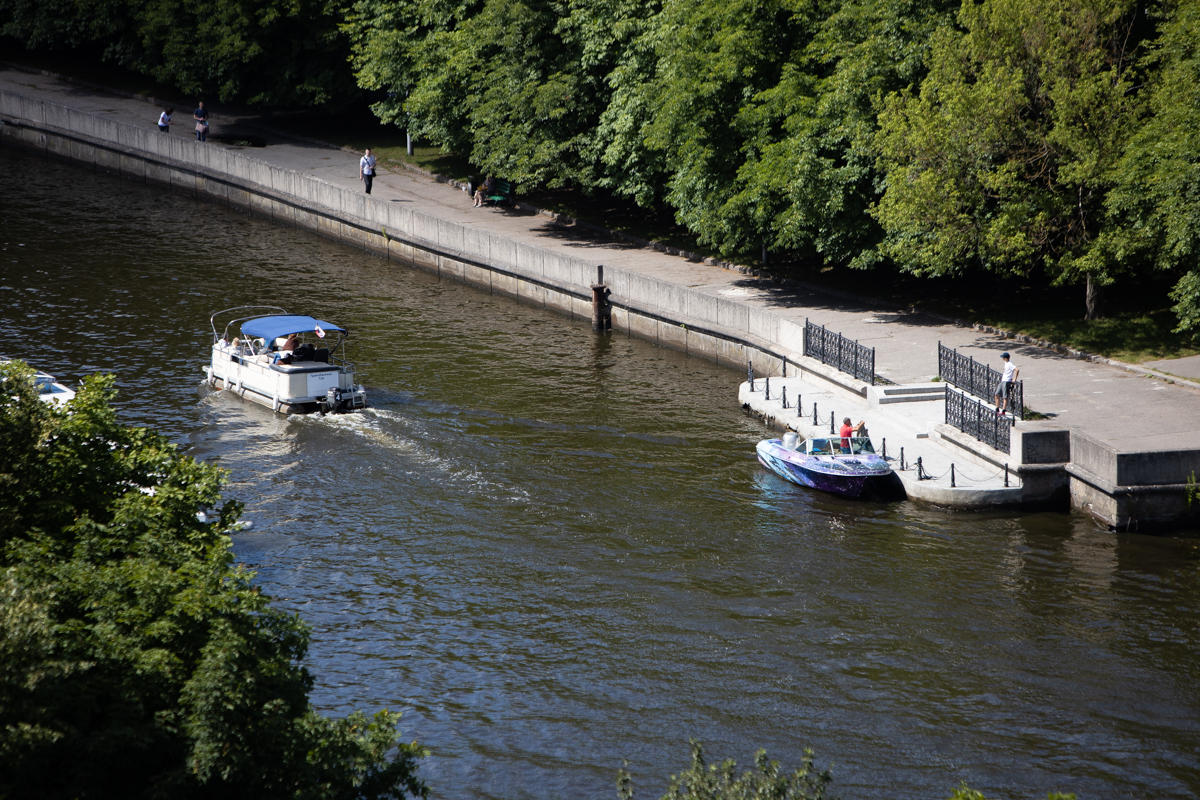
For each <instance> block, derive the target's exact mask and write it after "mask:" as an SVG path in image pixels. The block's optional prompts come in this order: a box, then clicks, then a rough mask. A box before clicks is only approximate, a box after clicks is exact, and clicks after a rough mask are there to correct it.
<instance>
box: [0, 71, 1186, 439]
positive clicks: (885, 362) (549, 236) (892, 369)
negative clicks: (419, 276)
mask: <svg viewBox="0 0 1200 800" xmlns="http://www.w3.org/2000/svg"><path fill="white" fill-rule="evenodd" d="M0 89H7V90H10V91H13V92H18V93H21V94H25V95H28V96H30V97H35V98H38V99H42V100H46V101H50V102H54V103H60V104H64V105H68V106H71V107H74V108H77V109H79V110H81V111H87V112H91V113H96V114H103V115H109V116H111V117H112V118H113V119H116V120H119V121H122V122H126V123H130V124H136V125H140V126H144V127H146V128H147V129H148V130H154V129H155V126H156V122H157V118H158V113H159V111H160V110H161V109H159V108H157V107H156V106H154V105H152V104H151V103H148V102H146V101H144V100H139V99H134V98H127V97H122V96H118V95H115V94H110V93H107V92H104V91H102V90H98V89H93V88H88V87H85V86H82V85H79V84H74V83H69V82H65V81H62V80H59V79H56V78H53V77H48V76H44V75H40V74H36V73H30V72H25V71H20V70H15V69H10V68H3V67H0ZM191 111H192V109H191V108H189V107H183V108H177V110H176V117H175V124H174V125H173V126H172V132H171V133H170V134H168V135H170V136H182V137H188V138H193V137H194V134H193V132H192V120H191ZM212 112H213V117H212V122H213V125H212V133H213V134H217V135H219V134H222V133H230V132H236V131H239V130H241V131H245V132H249V131H253V132H254V133H257V134H259V135H265V136H266V138H267V140H268V146H267V147H265V148H253V155H254V157H255V158H257V159H260V160H262V161H266V162H268V163H271V164H275V165H278V166H280V167H283V168H287V169H293V170H296V171H298V172H301V173H305V174H309V175H314V176H318V177H320V178H321V179H323V180H325V181H328V182H330V183H333V184H336V185H340V186H345V187H361V183H360V182H359V181H358V156H357V155H355V154H352V153H348V152H345V151H342V150H340V149H336V148H332V147H328V146H323V145H320V144H318V143H313V142H307V141H302V140H298V139H293V138H289V137H288V136H287V135H286V134H285V133H281V132H278V131H274V130H272V129H271V128H270V127H269V125H266V126H265V127H264V124H265V123H268V122H269V120H264V119H263V118H259V117H256V116H255V115H253V114H250V113H234V112H228V111H225V110H222V109H221V108H220V107H216V108H213V109H212ZM209 146H211V147H227V145H222V144H219V143H216V142H210V143H209ZM231 149H241V148H231ZM246 149H247V150H250V148H246ZM374 195H375V196H376V197H378V198H381V199H386V200H390V201H391V202H395V203H412V204H414V207H417V208H419V209H420V210H421V211H423V212H424V213H426V214H430V215H434V216H438V217H441V218H443V219H446V220H450V221H453V222H457V223H460V224H469V225H472V226H475V227H477V228H479V229H480V230H486V231H489V232H491V233H493V234H497V235H502V236H504V237H507V238H509V239H512V240H516V241H520V242H525V243H528V244H532V245H537V246H540V247H544V248H547V249H550V250H559V251H560V252H567V253H571V254H573V255H575V256H577V257H582V258H586V259H588V260H589V261H593V262H595V263H603V264H605V265H611V266H615V267H620V268H622V269H624V270H628V271H630V272H635V273H639V274H643V275H646V276H651V277H654V278H656V279H658V280H661V281H668V282H672V283H676V284H678V285H681V286H686V287H688V288H691V289H693V290H695V291H699V292H702V293H706V294H711V295H715V296H720V297H723V298H725V299H730V300H736V301H738V302H740V303H745V304H747V305H750V306H758V307H762V308H768V309H770V310H772V311H773V312H775V313H776V314H779V315H781V316H784V317H787V318H791V319H794V320H797V321H799V322H800V323H803V321H804V319H805V318H809V319H811V320H812V321H814V322H815V323H818V324H822V325H826V326H827V327H828V328H830V329H831V330H834V331H837V332H839V333H842V334H843V335H845V336H847V337H849V338H851V339H856V340H858V341H859V342H861V343H862V344H864V345H867V346H870V347H874V348H875V351H876V355H875V363H876V371H877V372H878V373H879V374H880V375H882V376H883V377H885V378H887V379H889V380H891V381H893V382H895V383H922V382H925V381H929V380H930V379H931V378H933V377H934V376H935V375H936V374H937V371H938V366H937V344H938V342H939V341H940V342H942V343H943V344H945V345H947V346H948V347H953V348H957V349H958V350H959V351H960V352H961V353H964V354H967V355H971V356H974V357H975V358H976V359H977V360H979V361H983V362H986V363H988V364H990V365H991V366H993V367H995V368H999V366H1000V358H999V356H1000V353H1001V352H1003V351H1008V352H1010V353H1011V354H1012V358H1013V362H1014V363H1015V364H1016V365H1017V366H1018V367H1019V368H1020V370H1021V373H1020V378H1021V379H1022V380H1024V382H1025V402H1026V405H1027V407H1029V408H1031V409H1034V410H1036V411H1038V412H1041V413H1042V414H1046V415H1048V416H1049V417H1050V418H1049V419H1047V420H1045V421H1042V422H1029V423H1022V426H1023V427H1031V428H1038V427H1047V428H1053V429H1064V428H1070V429H1076V430H1079V431H1081V432H1083V433H1086V434H1087V435H1088V436H1090V437H1092V438H1094V439H1096V440H1099V441H1101V442H1104V443H1106V444H1108V445H1109V446H1110V447H1112V448H1114V449H1116V450H1117V451H1119V452H1137V451H1155V450H1180V449H1200V391H1198V390H1197V389H1196V388H1193V387H1192V386H1186V385H1182V384H1180V383H1178V382H1176V383H1169V382H1167V381H1164V380H1161V379H1157V378H1152V377H1147V376H1145V375H1141V374H1136V373H1132V372H1129V371H1127V370H1124V369H1120V368H1117V367H1113V366H1107V365H1104V364H1098V363H1093V362H1090V361H1085V360H1081V359H1076V358H1072V357H1069V356H1065V355H1061V354H1059V353H1057V352H1054V351H1051V350H1047V349H1044V348H1041V347H1037V346H1033V345H1028V344H1020V343H1018V342H1016V341H1013V340H1004V339H1002V338H999V337H997V336H993V335H989V334H985V333H982V332H980V331H977V330H974V329H972V328H969V327H961V326H957V325H955V324H952V323H949V322H946V321H944V320H942V319H938V318H935V317H933V316H929V315H926V314H920V313H911V314H910V313H904V312H901V311H897V310H895V309H894V308H891V307H889V306H888V305H887V304H886V302H871V301H866V300H862V301H858V300H847V299H843V298H840V297H835V296H832V295H828V294H824V293H820V292H817V291H809V290H797V289H793V288H781V287H779V286H776V285H773V284H772V283H771V282H769V281H765V280H760V279H756V278H753V277H749V276H747V275H744V274H741V273H738V272H734V271H731V270H727V269H723V268H721V267H719V266H713V265H709V264H704V263H698V262H691V261H688V260H686V259H684V258H682V257H678V256H672V255H668V254H665V253H661V252H657V251H654V250H651V249H648V248H644V247H640V246H637V245H634V244H631V243H629V242H626V241H623V240H620V239H617V238H615V237H613V238H608V237H605V236H604V235H600V234H596V233H595V232H593V231H590V230H584V229H582V228H578V227H575V226H570V225H565V224H561V223H559V222H556V221H555V220H553V219H551V218H549V217H546V216H542V215H538V214H533V213H521V212H514V211H510V210H502V209H495V208H484V209H476V208H473V207H472V203H471V200H470V198H468V197H467V196H466V194H465V193H464V192H462V191H460V190H458V189H455V188H453V187H450V186H448V185H446V184H444V183H438V182H437V181H435V180H433V179H432V178H430V177H428V176H424V175H421V174H418V173H412V172H397V173H391V174H382V175H380V177H379V178H377V179H376V181H375V189H374ZM867 284H868V285H867V286H865V287H864V288H865V289H866V290H868V291H869V281H867ZM882 300H884V301H886V298H882ZM1168 367H1169V365H1168ZM1168 367H1164V368H1168ZM1175 374H1178V375H1183V374H1186V373H1185V372H1184V371H1182V370H1181V371H1180V372H1177V373H1175ZM731 399H732V398H731ZM889 447H890V444H889Z"/></svg>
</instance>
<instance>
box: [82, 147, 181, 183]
mask: <svg viewBox="0 0 1200 800" xmlns="http://www.w3.org/2000/svg"><path fill="white" fill-rule="evenodd" d="M71 160H72V161H77V162H79V163H81V164H86V165H88V166H89V167H92V168H95V166H96V148H95V147H93V146H92V145H90V144H86V143H84V142H78V141H72V142H71ZM167 180H168V181H169V180H170V177H169V176H168V178H167Z"/></svg>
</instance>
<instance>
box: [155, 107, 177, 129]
mask: <svg viewBox="0 0 1200 800" xmlns="http://www.w3.org/2000/svg"><path fill="white" fill-rule="evenodd" d="M174 113H175V109H173V108H168V109H167V110H166V111H164V112H162V113H161V114H159V115H158V129H159V130H160V131H162V132H163V133H170V132H171V115H172V114H174Z"/></svg>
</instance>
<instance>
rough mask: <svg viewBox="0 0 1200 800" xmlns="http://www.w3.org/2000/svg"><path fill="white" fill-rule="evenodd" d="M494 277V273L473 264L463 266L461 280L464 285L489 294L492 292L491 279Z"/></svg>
mask: <svg viewBox="0 0 1200 800" xmlns="http://www.w3.org/2000/svg"><path fill="white" fill-rule="evenodd" d="M494 275H495V273H494V272H492V271H491V270H490V269H484V268H483V267H479V266H476V265H474V264H463V272H462V279H463V281H464V282H465V283H469V284H471V285H472V286H478V287H479V288H481V289H486V290H488V291H489V292H490V291H491V290H492V277H493V276H494Z"/></svg>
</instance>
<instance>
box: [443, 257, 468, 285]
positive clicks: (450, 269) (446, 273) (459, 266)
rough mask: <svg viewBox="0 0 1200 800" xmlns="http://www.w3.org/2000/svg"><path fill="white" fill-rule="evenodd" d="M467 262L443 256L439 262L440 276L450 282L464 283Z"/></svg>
mask: <svg viewBox="0 0 1200 800" xmlns="http://www.w3.org/2000/svg"><path fill="white" fill-rule="evenodd" d="M466 267H467V265H466V262H464V261H461V260H459V259H457V258H449V257H447V256H442V257H441V258H440V259H439V260H438V274H440V275H441V276H442V277H444V278H449V279H450V280H455V281H462V280H464V276H465V274H466Z"/></svg>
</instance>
